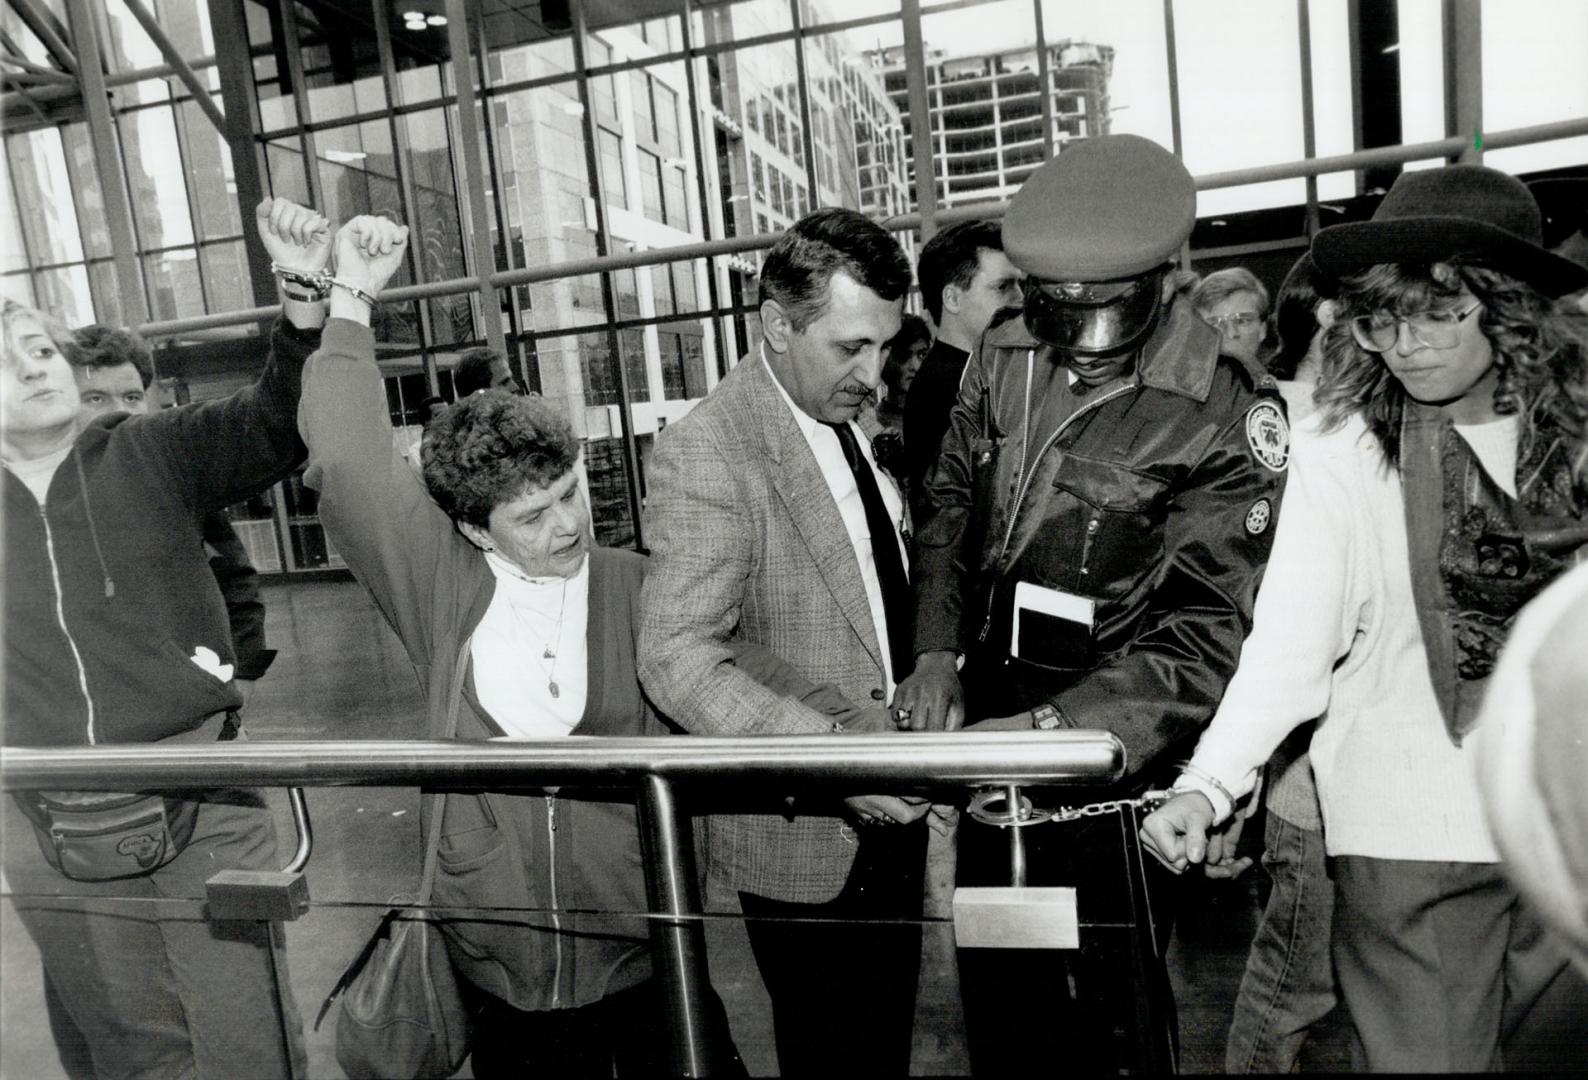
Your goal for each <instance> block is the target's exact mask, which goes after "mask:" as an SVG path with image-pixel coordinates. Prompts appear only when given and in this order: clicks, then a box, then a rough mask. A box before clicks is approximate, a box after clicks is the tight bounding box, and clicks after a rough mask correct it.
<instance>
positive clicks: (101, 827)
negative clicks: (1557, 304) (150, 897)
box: [17, 791, 199, 881]
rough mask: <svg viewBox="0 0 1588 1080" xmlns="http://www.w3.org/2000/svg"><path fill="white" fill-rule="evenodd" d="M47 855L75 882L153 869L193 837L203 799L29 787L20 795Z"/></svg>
mask: <svg viewBox="0 0 1588 1080" xmlns="http://www.w3.org/2000/svg"><path fill="white" fill-rule="evenodd" d="M17 803H18V804H19V805H20V806H21V807H22V810H23V812H24V813H25V814H26V815H27V817H28V820H29V821H31V822H32V823H33V831H34V834H35V835H36V837H37V839H38V842H39V850H40V851H41V852H43V854H44V860H45V861H46V862H48V863H49V864H50V865H51V866H53V867H54V868H55V869H56V870H59V871H60V872H61V873H62V874H64V875H65V876H66V877H69V878H71V879H72V880H73V881H110V880H113V879H115V878H126V877H139V876H142V875H144V874H150V873H153V872H154V871H156V870H158V869H159V868H160V867H162V866H164V865H165V864H166V863H168V862H170V861H171V860H172V859H174V858H176V857H177V856H178V855H179V854H181V852H182V849H183V848H185V847H186V846H187V844H188V841H189V840H191V839H193V829H194V826H195V825H196V824H197V822H198V812H199V804H198V803H197V802H195V801H193V800H190V799H174V798H171V797H169V796H165V795H126V794H121V793H119V792H109V791H30V792H22V793H20V794H19V795H18V796H17Z"/></svg>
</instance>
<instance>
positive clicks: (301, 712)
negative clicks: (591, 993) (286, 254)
mask: <svg viewBox="0 0 1588 1080" xmlns="http://www.w3.org/2000/svg"><path fill="white" fill-rule="evenodd" d="M266 599H267V604H268V611H269V623H268V628H269V638H270V642H271V644H272V645H273V646H274V647H275V648H277V649H278V650H279V656H278V658H277V660H276V664H275V667H274V668H273V669H272V671H271V672H270V674H269V676H268V677H267V678H266V679H264V680H263V681H262V682H260V683H259V685H258V688H257V690H256V692H255V696H254V698H253V700H252V701H251V702H250V704H249V708H248V710H247V721H248V729H249V734H250V737H251V738H254V739H260V740H262V739H271V738H275V739H283V738H383V737H384V738H410V737H417V736H419V735H420V734H421V713H420V700H419V695H418V692H417V689H416V685H415V681H414V676H413V671H412V669H411V667H410V666H409V664H408V662H407V660H406V658H405V657H404V655H403V653H402V651H401V649H400V648H398V647H397V644H396V640H395V638H394V637H393V636H392V635H391V634H390V632H389V631H388V630H387V629H386V627H385V625H384V624H383V623H382V622H381V621H380V619H379V616H378V615H377V613H376V612H375V610H374V608H373V606H372V605H371V604H370V602H369V601H368V599H367V598H366V597H365V594H364V593H363V592H362V590H361V589H359V588H358V587H357V586H355V585H353V584H350V583H314V584H294V585H292V586H279V587H272V588H270V589H268V590H267V597H266ZM277 795H278V796H279V793H277ZM309 801H310V808H311V812H312V815H313V818H314V825H315V853H314V857H313V860H312V861H311V864H310V867H309V875H308V876H309V882H310V890H311V894H312V896H313V899H314V907H313V910H312V911H311V912H310V914H309V915H308V916H306V917H305V918H303V919H301V920H299V921H297V922H294V923H291V924H289V925H288V927H287V941H288V951H289V970H290V973H291V982H292V987H293V990H294V992H295V996H296V998H297V1001H298V1005H299V1008H300V1011H301V1012H302V1013H303V1016H304V1020H305V1023H306V1024H312V1022H313V1019H314V1015H315V1013H316V1012H317V1010H318V1009H319V1005H320V1001H321V999H322V998H323V997H324V995H325V993H326V992H327V990H328V989H329V988H330V987H331V986H332V984H333V983H334V982H335V980H336V978H337V976H338V975H339V974H340V973H341V971H342V969H343V968H344V966H345V965H346V964H347V962H348V961H349V960H350V959H351V958H352V957H353V956H354V955H355V954H356V953H357V950H358V949H359V947H360V946H361V945H362V944H363V942H364V940H365V938H366V937H367V935H368V933H369V932H370V930H371V929H372V928H373V927H374V925H375V924H376V922H377V920H378V918H379V915H380V913H381V911H383V910H384V908H385V904H386V903H387V901H388V899H389V898H390V897H391V896H392V895H393V894H394V893H397V892H401V891H404V890H405V889H407V888H411V887H412V885H413V884H414V882H415V880H416V879H417V877H418V869H419V838H418V835H417V833H418V829H417V825H418V814H417V806H418V802H417V795H416V793H415V792H413V791H411V790H395V789H354V788H347V789H335V788H332V789H322V790H317V791H313V792H311V793H310V800H309ZM277 805H278V821H279V823H280V826H281V827H282V828H283V829H284V830H285V829H287V828H288V827H289V826H288V817H287V814H286V812H285V800H284V799H279V798H278V800H277ZM943 872H944V871H943V869H942V868H941V867H939V868H938V873H939V874H940V875H941V874H942V873H943ZM1249 876H1250V875H1249ZM707 903H708V908H709V909H711V910H713V911H718V912H731V911H732V910H733V901H732V900H731V898H729V897H728V896H726V895H723V894H719V892H717V891H716V890H712V891H709V892H708V896H707ZM1254 911H1255V902H1254V900H1253V896H1252V888H1251V885H1250V883H1248V882H1241V883H1235V884H1215V883H1204V884H1203V885H1202V886H1201V887H1199V888H1197V889H1195V890H1193V895H1192V898H1191V902H1190V903H1189V904H1188V905H1187V908H1186V911H1185V913H1184V916H1183V921H1182V924H1181V926H1180V929H1179V930H1178V931H1177V940H1176V943H1175V945H1174V947H1173V948H1172V950H1171V955H1170V968H1171V973H1172V976H1173V979H1174V984H1175V992H1176V996H1177V999H1178V1002H1179V1011H1180V1034H1181V1046H1182V1068H1183V1070H1184V1071H1187V1072H1216V1071H1218V1070H1219V1067H1220V1064H1221V1062H1222V1055H1223V1040H1224V1031H1225V1028H1226V1027H1227V1024H1228V1020H1229V1013H1230V1007H1231V1002H1232V1000H1233V997H1234V991H1235V986H1236V983H1237V981H1238V980H1239V976H1240V970H1241V966H1242V964H1243V962H1244V958H1245V953H1246V945H1247V942H1248V941H1249V939H1250V934H1251V929H1252V921H1253V914H1254ZM0 938H3V940H0V946H3V950H0V989H3V994H0V1047H3V1049H0V1075H3V1076H7V1077H16V1078H28V1080H56V1078H57V1077H61V1076H62V1075H63V1073H62V1072H61V1070H60V1067H59V1064H58V1062H57V1060H56V1056H55V1052H54V1048H53V1044H52V1043H51V1041H50V1036H49V1032H48V1028H47V1026H46V1024H45V1022H44V1019H43V1009H42V1003H41V1000H42V999H41V991H40V984H39V976H38V961H37V956H36V954H35V953H34V952H33V949H32V947H31V944H30V943H29V942H28V940H27V938H26V935H25V934H24V933H22V932H21V928H20V926H19V924H18V922H17V920H16V917H15V915H14V914H13V913H12V911H11V908H10V905H9V904H3V905H0ZM927 938H928V946H927V948H926V949H925V955H924V957H923V966H922V982H921V985H922V992H921V997H920V1004H919V1009H918V1014H917V1017H918V1019H917V1025H916V1036H915V1054H914V1063H913V1068H912V1071H913V1072H914V1073H916V1074H917V1075H941V1074H953V1073H960V1072H963V1071H964V1069H965V1057H964V1046H963V1042H962V1040H961V1038H960V1037H959V1022H960V1021H959V1016H958V1000H957V987H956V986H955V981H954V977H953V976H954V966H953V961H952V949H951V948H950V938H949V931H948V928H947V926H946V925H943V924H939V925H936V926H931V927H928V932H927ZM708 940H709V942H710V947H711V965H712V974H713V981H714V983H715V985H716V987H717V989H718V991H719V993H721V995H722V996H723V998H724V1000H725V1002H726V1003H727V1005H728V1008H729V1013H730V1017H731V1019H732V1022H733V1027H734V1034H735V1038H736V1041H737V1043H738V1045H739V1048H740V1050H741V1053H742V1054H743V1055H744V1058H745V1060H746V1062H747V1064H748V1065H749V1066H750V1068H751V1071H752V1072H753V1073H755V1074H758V1075H769V1074H770V1073H771V1072H772V1071H773V1069H774V1068H775V1060H774V1058H773V1055H772V1047H771V1026H770V1020H769V1017H768V1015H767V1007H766V999H765V995H764V992H763V991H762V989H761V986H760V983H759V979H758V978H757V975H756V972H755V968H754V965H753V963H752V962H751V959H750V955H749V950H748V944H747V941H746V939H745V937H744V933H743V928H742V926H741V925H739V924H738V923H737V922H736V921H735V920H734V919H733V918H732V917H730V916H722V917H718V918H711V919H709V920H708ZM308 1041H309V1049H310V1066H311V1075H312V1076H314V1077H334V1076H338V1075H340V1073H339V1072H338V1070H337V1069H336V1066H335V1064H334V1058H333V1056H332V1034H331V1025H330V1024H329V1023H327V1024H326V1025H325V1027H323V1028H322V1029H321V1030H320V1031H318V1032H313V1031H311V1032H309V1035H308ZM1346 1062H1347V1055H1346V1051H1345V1041H1344V1034H1343V1031H1342V1026H1341V1025H1340V1024H1339V1023H1338V1022H1331V1023H1329V1024H1326V1025H1325V1030H1324V1031H1323V1032H1322V1034H1321V1037H1320V1038H1319V1039H1318V1040H1317V1041H1316V1044H1315V1045H1314V1046H1313V1047H1312V1048H1311V1049H1310V1050H1309V1052H1308V1056H1307V1058H1306V1059H1305V1061H1304V1063H1305V1064H1307V1065H1309V1066H1311V1067H1313V1068H1316V1069H1341V1068H1343V1067H1344V1066H1345V1064H1346Z"/></svg>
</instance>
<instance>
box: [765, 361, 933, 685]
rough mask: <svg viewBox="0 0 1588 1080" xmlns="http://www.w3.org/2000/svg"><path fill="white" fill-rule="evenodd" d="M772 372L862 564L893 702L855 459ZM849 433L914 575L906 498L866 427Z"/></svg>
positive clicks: (882, 616) (876, 580)
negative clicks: (852, 463)
mask: <svg viewBox="0 0 1588 1080" xmlns="http://www.w3.org/2000/svg"><path fill="white" fill-rule="evenodd" d="M761 359H762V362H763V363H765V362H766V351H765V347H764V346H763V348H762V353H761ZM767 372H768V373H769V374H771V375H772V384H773V385H774V386H776V387H777V392H778V394H780V395H781V396H782V398H783V402H784V404H786V405H787V406H788V408H789V412H791V413H793V414H794V422H795V423H796V424H798V425H799V429H800V433H801V434H802V435H804V436H805V441H806V442H807V443H809V444H810V448H811V453H812V454H814V455H815V456H816V464H817V466H818V467H819V468H820V469H821V471H822V479H824V480H826V481H827V490H828V491H830V492H832V496H833V502H834V503H836V504H837V505H838V516H839V517H841V518H842V519H843V522H844V530H845V531H846V532H848V533H849V543H850V546H851V547H853V548H854V549H855V559H856V561H857V562H859V563H860V578H861V580H862V581H864V582H865V583H866V602H867V603H868V604H870V605H871V624H872V627H873V628H874V629H875V630H876V632H877V645H878V648H879V650H880V651H881V653H882V671H883V677H884V678H885V679H886V680H887V684H888V687H887V689H888V698H889V700H892V698H893V691H894V687H895V683H894V679H893V658H892V656H890V655H889V653H888V616H887V613H886V612H885V611H884V610H883V607H882V582H881V579H879V578H878V577H877V560H876V557H875V556H874V555H873V554H872V552H871V529H870V527H869V526H867V524H866V507H865V504H864V503H863V502H862V501H861V498H860V485H859V484H858V483H856V482H855V474H854V473H853V472H852V471H851V470H850V468H849V460H848V459H847V458H845V457H844V448H843V446H842V445H841V444H840V443H839V442H838V434H837V433H836V432H835V431H833V430H832V428H830V427H828V426H827V425H826V424H824V423H822V422H821V421H819V420H817V419H816V418H815V417H813V416H811V415H810V414H809V413H807V412H805V410H803V409H801V408H800V407H799V406H797V405H795V404H794V399H793V398H791V397H789V396H788V391H787V390H785V389H783V384H782V383H781V382H778V378H777V375H776V374H775V373H773V372H772V365H770V364H767ZM849 429H850V430H851V431H853V432H854V433H855V442H856V443H857V444H859V446H860V454H861V456H862V457H864V458H865V459H866V464H867V465H868V466H869V467H870V469H871V473H872V475H873V476H875V477H876V479H877V490H878V491H880V492H881V493H882V503H883V505H884V506H885V507H886V508H887V511H888V517H889V519H890V520H892V521H893V522H894V524H895V526H896V527H895V528H894V531H893V540H894V542H895V543H896V544H898V545H899V561H900V562H901V563H902V564H903V565H904V567H905V573H906V575H908V573H909V566H910V556H909V553H908V552H907V551H905V548H904V535H903V531H902V530H903V523H904V500H903V499H902V498H900V497H899V489H898V488H896V487H895V486H894V484H893V478H892V477H891V476H889V475H888V474H887V473H885V472H883V471H882V470H881V469H879V468H877V461H876V458H874V457H872V455H871V440H870V439H869V438H867V437H866V433H865V432H864V431H862V430H861V429H860V425H858V424H856V423H855V422H854V421H850V422H849Z"/></svg>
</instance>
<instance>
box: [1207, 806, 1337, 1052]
mask: <svg viewBox="0 0 1588 1080" xmlns="http://www.w3.org/2000/svg"><path fill="white" fill-rule="evenodd" d="M1263 841H1264V851H1263V868H1264V869H1266V870H1267V871H1268V875H1269V877H1270V878H1272V879H1273V883H1274V888H1273V892H1272V893H1270V894H1269V897H1268V906H1267V907H1265V908H1264V909H1263V914H1262V918H1261V920H1260V921H1259V922H1258V924H1257V934H1256V936H1255V937H1254V938H1253V939H1252V951H1251V953H1250V954H1249V955H1248V956H1247V958H1246V974H1245V975H1243V976H1242V977H1241V989H1240V993H1239V994H1238V995H1237V996H1236V998H1235V1018H1234V1020H1233V1021H1232V1022H1231V1024H1230V1037H1229V1042H1228V1043H1227V1044H1226V1045H1225V1049H1224V1071H1225V1072H1230V1073H1285V1072H1290V1071H1291V1069H1292V1068H1293V1067H1294V1065H1295V1063H1296V1058H1297V1056H1298V1055H1299V1054H1300V1053H1301V1045H1302V1043H1304V1042H1305V1041H1306V1039H1307V1031H1308V1029H1309V1028H1311V1027H1312V1026H1313V1025H1314V1024H1316V1023H1317V1022H1318V1021H1319V1020H1322V1019H1323V1018H1324V1017H1325V1016H1327V1015H1328V1014H1329V1011H1330V1010H1331V1009H1333V1008H1334V1005H1335V1002H1336V1000H1337V998H1336V996H1335V986H1334V972H1333V969H1332V967H1331V966H1330V961H1329V926H1330V922H1331V920H1332V919H1333V916H1334V883H1333V882H1332V881H1330V880H1329V873H1328V869H1327V866H1326V864H1325V862H1324V855H1323V833H1322V832H1319V831H1318V830H1315V829H1304V828H1302V827H1301V826H1299V825H1294V824H1292V823H1291V822H1289V821H1286V820H1285V819H1284V818H1282V817H1280V816H1279V815H1278V814H1275V813H1272V812H1270V813H1269V814H1268V826H1267V829H1266V831H1265V833H1264V836H1263Z"/></svg>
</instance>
